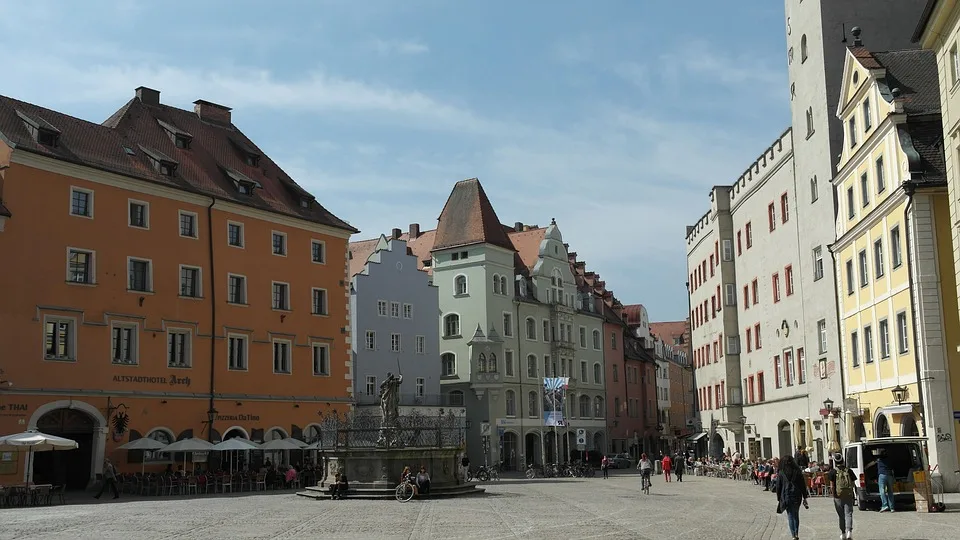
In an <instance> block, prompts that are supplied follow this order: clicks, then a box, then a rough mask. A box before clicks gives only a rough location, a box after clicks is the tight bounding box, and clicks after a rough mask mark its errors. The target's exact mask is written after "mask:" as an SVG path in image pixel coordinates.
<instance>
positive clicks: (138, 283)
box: [127, 257, 153, 292]
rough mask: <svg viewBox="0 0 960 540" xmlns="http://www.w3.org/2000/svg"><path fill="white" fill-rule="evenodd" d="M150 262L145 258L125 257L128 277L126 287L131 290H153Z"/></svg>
mask: <svg viewBox="0 0 960 540" xmlns="http://www.w3.org/2000/svg"><path fill="white" fill-rule="evenodd" d="M150 266H151V262H150V261H148V260H146V259H134V258H133V257H127V271H128V273H129V278H128V282H127V288H128V289H129V290H131V291H139V292H153V272H151V271H150Z"/></svg>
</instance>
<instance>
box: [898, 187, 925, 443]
mask: <svg viewBox="0 0 960 540" xmlns="http://www.w3.org/2000/svg"><path fill="white" fill-rule="evenodd" d="M916 191H917V185H916V184H914V183H913V182H912V181H910V180H908V181H906V182H904V183H903V192H904V193H905V194H906V195H907V206H905V207H904V209H903V229H904V230H903V236H904V240H905V241H906V248H907V286H908V290H909V291H910V318H911V319H912V320H913V360H914V363H915V365H916V370H917V401H919V402H920V403H919V405H920V428H921V429H922V430H923V431H922V432H921V433H920V436H922V437H926V436H927V415H926V411H925V408H924V406H923V377H922V376H921V371H920V341H919V339H918V333H917V304H916V293H915V292H914V290H913V257H912V256H911V249H910V209H911V207H912V206H913V195H914V193H915V192H916ZM899 331H900V329H899V328H898V329H897V332H899Z"/></svg>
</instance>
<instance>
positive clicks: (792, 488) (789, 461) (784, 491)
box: [777, 455, 810, 540]
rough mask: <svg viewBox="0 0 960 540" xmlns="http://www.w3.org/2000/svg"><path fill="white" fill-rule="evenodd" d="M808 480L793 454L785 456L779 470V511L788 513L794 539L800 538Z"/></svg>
mask: <svg viewBox="0 0 960 540" xmlns="http://www.w3.org/2000/svg"><path fill="white" fill-rule="evenodd" d="M807 495H809V494H808V493H807V482H806V481H805V480H804V478H803V472H801V471H800V467H799V466H797V462H796V460H795V459H794V458H793V456H790V455H787V456H783V458H782V459H781V460H780V469H779V470H778V471H777V511H778V512H780V511H783V512H784V513H786V514H787V526H788V527H790V535H791V537H792V538H793V540H798V539H799V538H800V505H801V504H803V507H804V508H810V506H809V505H808V504H807Z"/></svg>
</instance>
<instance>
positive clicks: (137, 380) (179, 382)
mask: <svg viewBox="0 0 960 540" xmlns="http://www.w3.org/2000/svg"><path fill="white" fill-rule="evenodd" d="M113 382H117V383H133V384H165V385H167V386H190V377H177V376H176V375H170V376H169V377H146V376H138V375H114V376H113Z"/></svg>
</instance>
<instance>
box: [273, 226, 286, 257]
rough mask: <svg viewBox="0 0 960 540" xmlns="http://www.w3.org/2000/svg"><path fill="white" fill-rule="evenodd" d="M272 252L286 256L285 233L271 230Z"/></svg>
mask: <svg viewBox="0 0 960 540" xmlns="http://www.w3.org/2000/svg"><path fill="white" fill-rule="evenodd" d="M273 254H274V255H281V256H283V257H286V256H287V235H286V233H282V232H277V231H273Z"/></svg>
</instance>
